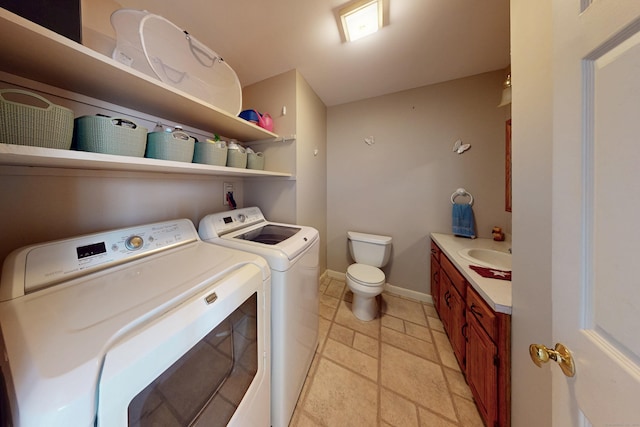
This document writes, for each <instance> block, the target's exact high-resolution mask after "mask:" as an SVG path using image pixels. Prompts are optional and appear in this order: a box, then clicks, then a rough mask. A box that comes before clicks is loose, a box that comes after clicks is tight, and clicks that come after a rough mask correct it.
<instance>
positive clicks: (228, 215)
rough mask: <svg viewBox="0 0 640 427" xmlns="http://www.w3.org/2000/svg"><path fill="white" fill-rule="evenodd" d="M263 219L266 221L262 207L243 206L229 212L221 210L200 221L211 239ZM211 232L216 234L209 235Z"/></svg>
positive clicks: (201, 226)
mask: <svg viewBox="0 0 640 427" xmlns="http://www.w3.org/2000/svg"><path fill="white" fill-rule="evenodd" d="M261 221H266V220H265V218H264V215H262V211H260V208H257V207H252V208H242V209H236V210H232V211H229V212H219V213H215V214H210V215H207V216H206V217H205V218H203V219H202V221H201V222H200V228H201V231H202V228H203V226H205V228H206V229H207V231H206V233H207V237H203V238H205V239H210V238H213V237H220V236H222V235H224V234H227V233H230V232H232V231H235V230H238V229H240V228H244V227H248V226H250V225H253V224H256V223H258V222H261ZM210 233H213V234H215V236H214V235H209V234H210Z"/></svg>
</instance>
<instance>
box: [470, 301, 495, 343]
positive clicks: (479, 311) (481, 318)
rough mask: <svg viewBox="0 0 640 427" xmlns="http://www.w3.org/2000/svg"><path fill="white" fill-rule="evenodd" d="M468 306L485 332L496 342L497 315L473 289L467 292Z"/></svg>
mask: <svg viewBox="0 0 640 427" xmlns="http://www.w3.org/2000/svg"><path fill="white" fill-rule="evenodd" d="M467 306H468V307H469V311H470V312H471V313H472V314H473V315H474V316H475V318H476V319H478V322H479V323H480V324H481V325H482V327H483V328H484V330H485V331H487V334H489V336H490V337H491V339H492V340H493V341H495V340H496V335H497V331H496V328H497V320H496V314H495V313H494V311H493V310H491V307H489V306H488V305H487V303H486V302H484V300H483V299H482V298H481V297H480V295H478V293H477V292H476V291H475V290H473V289H469V290H468V291H467Z"/></svg>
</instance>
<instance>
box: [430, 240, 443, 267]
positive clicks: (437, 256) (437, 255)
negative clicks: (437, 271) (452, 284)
mask: <svg viewBox="0 0 640 427" xmlns="http://www.w3.org/2000/svg"><path fill="white" fill-rule="evenodd" d="M440 252H441V251H440V248H439V247H438V245H436V244H435V242H434V241H433V240H432V241H431V256H432V257H433V258H435V259H436V261H438V263H440Z"/></svg>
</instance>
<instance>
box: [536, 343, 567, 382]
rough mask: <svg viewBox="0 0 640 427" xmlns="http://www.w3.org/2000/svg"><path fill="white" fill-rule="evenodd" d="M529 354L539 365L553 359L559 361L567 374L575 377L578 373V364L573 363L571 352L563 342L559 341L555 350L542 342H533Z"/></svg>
mask: <svg viewBox="0 0 640 427" xmlns="http://www.w3.org/2000/svg"><path fill="white" fill-rule="evenodd" d="M529 355H530V356H531V360H533V363H535V364H536V366H537V367H542V364H543V363H547V362H548V361H549V359H551V360H554V361H556V362H558V365H560V369H562V372H563V373H564V374H565V375H566V376H568V377H573V376H574V375H575V374H576V366H575V364H574V363H573V357H572V356H571V352H570V351H569V349H568V348H567V347H565V346H564V345H563V344H560V343H557V344H556V347H555V349H554V350H551V349H550V348H547V347H546V346H544V345H542V344H531V345H530V346H529Z"/></svg>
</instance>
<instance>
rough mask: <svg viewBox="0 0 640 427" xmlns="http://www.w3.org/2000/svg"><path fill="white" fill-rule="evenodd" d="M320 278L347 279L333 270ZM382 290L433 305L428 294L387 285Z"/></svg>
mask: <svg viewBox="0 0 640 427" xmlns="http://www.w3.org/2000/svg"><path fill="white" fill-rule="evenodd" d="M322 276H323V277H330V278H332V279H337V280H342V281H344V280H346V277H347V275H346V273H341V272H339V271H334V270H325V272H324V273H322ZM384 290H385V291H386V292H388V293H390V294H393V295H398V296H401V297H405V298H409V299H412V300H416V301H421V302H427V303H431V304H433V298H431V295H429V294H425V293H422V292H418V291H412V290H411V289H405V288H401V287H398V286H393V285H391V284H389V283H385V284H384Z"/></svg>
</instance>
